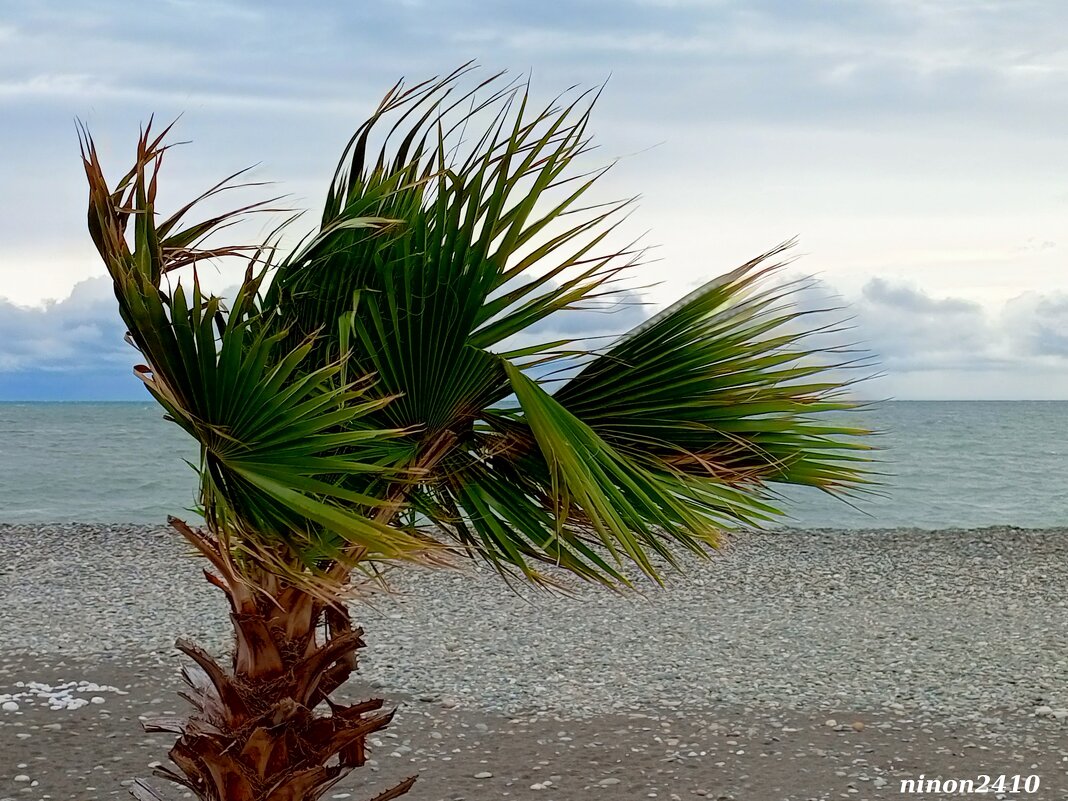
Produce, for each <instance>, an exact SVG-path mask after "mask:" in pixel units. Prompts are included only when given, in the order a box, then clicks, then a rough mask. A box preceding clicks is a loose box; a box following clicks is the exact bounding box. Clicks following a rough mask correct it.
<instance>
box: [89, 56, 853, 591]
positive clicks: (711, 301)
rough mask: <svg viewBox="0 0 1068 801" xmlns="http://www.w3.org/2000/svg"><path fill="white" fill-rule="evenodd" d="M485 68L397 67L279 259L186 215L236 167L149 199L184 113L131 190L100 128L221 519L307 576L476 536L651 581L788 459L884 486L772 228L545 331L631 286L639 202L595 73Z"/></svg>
mask: <svg viewBox="0 0 1068 801" xmlns="http://www.w3.org/2000/svg"><path fill="white" fill-rule="evenodd" d="M466 73H467V70H466V69H464V70H460V71H457V72H456V73H454V74H452V75H450V76H448V77H447V78H445V79H443V80H435V81H431V82H427V83H423V84H419V85H417V86H415V87H412V88H408V89H405V88H403V87H402V86H401V85H398V86H396V87H394V89H393V90H392V91H391V92H390V93H389V94H388V95H387V96H386V98H385V99H384V100H383V102H382V103H381V105H380V107H379V108H378V109H377V110H376V112H375V113H374V115H373V116H372V117H371V118H370V119H369V120H368V121H367V122H366V123H364V124H363V125H362V126H361V127H360V128H359V129H358V130H357V132H356V134H355V135H354V136H353V138H352V140H351V141H350V143H349V145H348V147H347V149H346V152H345V154H344V155H343V157H342V159H341V163H340V165H339V166H338V170H337V173H336V175H335V177H334V179H333V182H332V184H331V186H330V190H329V193H328V195H327V199H326V204H325V210H324V212H323V217H322V222H321V224H320V225H319V228H318V230H317V231H316V232H315V233H314V234H313V235H309V236H308V237H307V238H306V239H305V240H303V241H302V242H300V243H299V244H298V245H297V246H296V247H295V248H294V249H293V250H292V252H290V253H289V254H288V255H285V256H280V255H279V253H278V250H279V248H278V247H277V244H278V239H277V237H272V238H271V239H270V240H269V241H268V242H267V243H266V244H265V245H263V246H262V247H258V248H248V247H244V246H218V245H210V244H207V243H205V239H206V238H207V237H209V236H210V235H212V234H213V233H215V232H216V231H217V230H219V229H220V228H223V227H224V226H226V225H227V224H229V223H231V222H233V221H234V220H235V218H236V217H238V216H240V215H244V214H248V213H251V212H255V211H262V210H265V209H267V207H268V205H269V204H256V205H253V206H249V207H245V208H243V209H239V210H236V211H234V212H230V213H226V214H222V215H218V216H214V217H211V218H210V219H207V220H204V221H202V222H197V223H193V224H189V223H186V221H185V217H186V215H187V214H188V212H189V211H190V210H191V209H192V208H193V207H194V206H195V205H196V203H198V202H199V201H200V200H203V199H205V198H208V197H211V196H213V195H215V194H217V193H218V192H221V191H223V190H225V189H227V188H231V187H233V186H234V185H235V184H234V181H235V180H236V179H237V176H232V177H231V178H230V179H228V180H227V181H224V182H222V183H221V184H219V185H217V186H216V187H214V188H213V189H211V190H210V191H209V192H208V193H206V194H205V195H204V196H202V198H198V199H197V201H194V202H193V203H190V204H188V205H187V206H185V207H183V208H182V209H181V210H179V211H178V212H177V213H176V214H174V215H173V216H171V217H169V218H167V219H164V220H162V221H161V220H160V219H159V218H158V217H157V212H156V208H155V197H156V185H157V173H158V170H159V167H160V164H161V162H162V159H163V155H164V152H165V150H166V145H165V144H164V135H165V134H166V132H164V135H159V136H155V135H153V134H151V133H150V131H149V130H146V131H145V132H144V133H143V136H142V138H141V141H140V145H139V151H138V158H137V162H136V165H135V166H134V168H133V169H132V170H131V171H130V172H129V173H128V174H127V175H126V176H124V177H123V178H122V180H120V181H119V182H118V184H117V185H116V186H115V187H114V188H109V187H108V185H107V183H106V182H105V180H104V177H103V173H102V169H101V165H100V162H99V159H98V156H97V153H96V150H95V148H94V147H93V143H92V141H91V139H90V138H89V137H88V136H87V135H86V136H85V137H84V139H83V154H84V158H85V165H86V170H87V174H88V176H89V179H90V187H91V194H90V228H91V232H92V235H93V238H94V241H95V243H96V246H97V248H98V249H99V251H100V253H101V255H102V257H103V259H104V261H105V263H106V265H107V267H108V269H109V271H110V273H111V275H112V277H113V279H114V283H115V291H116V296H117V298H118V301H119V307H120V311H121V314H122V317H123V319H124V321H125V323H126V324H127V326H128V328H129V332H130V338H131V339H132V342H133V344H134V345H135V346H136V347H137V348H138V349H139V351H140V352H141V354H143V356H144V359H145V362H146V364H145V365H143V366H141V367H139V368H138V373H139V375H140V376H141V378H142V379H143V380H144V382H145V384H146V386H147V387H148V389H149V391H150V392H151V393H152V395H153V396H154V397H155V398H156V399H157V400H158V401H159V403H160V404H161V405H162V406H163V407H164V408H165V409H166V411H167V414H168V416H169V417H170V418H172V419H173V420H174V421H175V422H176V423H177V424H178V425H180V426H182V428H184V429H185V430H186V431H188V432H189V433H190V434H191V435H192V436H193V437H194V438H196V440H197V441H198V442H199V444H200V447H201V461H200V465H199V469H200V470H199V472H200V477H201V489H200V503H201V506H202V512H203V515H204V517H205V520H206V521H207V525H208V528H209V529H210V530H211V531H212V532H214V533H215V535H216V536H218V537H220V538H221V539H223V540H224V541H225V542H226V543H227V547H228V548H230V549H231V550H232V551H233V552H234V553H240V554H241V555H242V558H249V559H253V560H256V561H258V562H261V563H267V564H271V565H273V566H274V569H276V570H278V571H282V572H284V573H285V574H287V575H288V576H289V578H290V579H291V580H296V581H303V582H310V583H314V582H315V581H317V580H319V579H322V578H323V577H327V576H330V575H332V571H334V573H333V574H334V575H336V574H337V571H342V572H344V571H345V570H346V569H347V568H349V567H352V566H355V565H363V566H367V565H370V564H376V563H382V562H389V561H395V560H423V561H427V560H429V561H445V560H447V559H448V558H449V557H450V556H451V555H452V554H454V553H463V554H466V555H470V556H472V557H476V558H479V559H483V560H486V561H488V562H490V563H491V564H493V565H494V566H496V567H497V568H499V569H500V570H502V571H503V572H505V573H508V574H518V575H521V576H524V577H526V578H528V579H531V580H534V581H541V580H543V579H544V575H543V573H542V572H541V571H540V570H539V569H538V566H539V564H553V565H558V566H560V567H562V568H565V569H567V570H569V571H572V572H574V573H576V574H579V575H580V576H583V577H585V578H588V579H593V580H597V581H601V582H605V583H609V584H618V583H620V582H626V581H627V578H626V572H625V566H626V565H627V563H632V564H633V565H637V566H638V567H639V568H640V569H641V571H643V572H644V573H646V574H648V575H650V576H653V577H656V575H657V568H656V564H657V563H658V562H659V561H660V560H667V562H668V563H673V562H674V559H675V554H676V553H677V552H678V551H679V547H680V546H681V548H682V549H685V550H689V551H693V552H695V553H703V552H704V551H705V549H706V547H707V546H709V545H712V544H714V543H715V537H716V533H717V532H718V531H719V530H720V529H722V528H723V527H726V526H731V525H735V524H739V523H741V524H749V523H757V522H760V521H763V520H767V519H770V518H771V517H772V516H774V515H775V514H776V513H777V512H776V509H775V508H774V506H773V504H772V502H771V500H772V498H773V494H772V493H771V492H770V491H769V489H770V485H773V484H775V483H777V482H781V483H788V484H802V485H810V486H813V487H818V488H821V489H824V490H830V491H841V490H848V489H849V488H850V487H858V486H861V485H862V484H864V483H865V482H866V480H867V479H866V478H865V471H864V464H865V462H866V458H865V455H864V454H863V453H862V451H863V450H864V448H865V447H866V446H864V445H862V444H861V443H860V441H859V440H857V439H856V437H857V435H859V434H862V433H863V432H861V431H860V430H858V429H856V428H854V427H851V426H848V425H843V424H842V423H841V419H840V416H838V415H835V414H831V415H830V416H829V418H828V415H827V413H835V412H840V411H843V410H847V409H850V408H852V407H853V404H852V403H851V402H850V401H848V400H847V399H846V398H845V395H844V393H843V390H844V388H845V386H844V382H843V380H842V379H841V378H840V377H838V375H839V374H832V373H830V372H828V370H827V367H828V363H827V359H825V358H821V357H822V356H825V355H826V354H827V353H832V354H835V353H840V354H841V355H839V356H837V357H836V359H835V360H836V362H837V363H838V364H843V363H848V362H850V360H851V359H852V357H851V356H850V355H849V354H848V351H837V352H836V351H834V350H833V349H832V350H830V351H828V350H827V349H824V348H821V347H819V346H818V345H817V344H814V343H815V340H814V339H813V337H812V334H813V332H812V331H811V330H809V329H808V328H806V326H805V325H803V324H799V322H803V318H804V315H803V314H802V313H801V312H799V311H798V310H796V309H795V308H793V307H792V305H791V303H790V294H791V292H792V289H793V288H792V287H791V286H790V285H783V284H781V283H777V282H773V281H769V277H771V276H772V275H773V274H774V273H775V271H776V269H777V268H778V267H779V266H780V264H781V261H779V260H777V257H778V256H779V255H780V254H781V251H782V248H781V247H780V248H776V249H774V250H772V251H771V252H769V253H766V254H764V255H763V256H760V257H759V258H756V259H754V260H753V261H751V262H749V263H748V264H745V265H743V266H742V267H740V268H738V269H736V270H734V271H733V272H730V273H728V274H726V275H723V276H720V277H718V278H716V279H714V280H713V281H711V282H710V283H708V284H706V285H704V286H702V287H701V288H700V289H698V290H696V291H694V292H692V293H691V294H690V295H688V296H687V297H685V298H684V299H682V300H681V301H679V302H678V303H676V304H675V305H673V306H671V307H670V308H668V309H666V310H665V311H663V312H661V313H660V314H657V315H656V316H654V317H653V318H652V319H650V320H648V321H646V322H645V323H643V324H641V325H639V326H638V327H637V328H635V329H634V330H632V331H630V332H628V333H625V334H622V335H621V336H619V337H618V338H615V339H614V340H612V341H611V342H610V343H609V344H607V345H604V346H601V347H592V346H590V344H589V343H588V342H585V343H584V342H579V341H568V340H556V341H551V342H544V341H538V340H537V337H536V335H533V334H530V333H528V332H530V331H531V329H532V328H533V327H534V326H536V325H537V324H538V323H540V322H542V321H543V320H545V319H546V318H547V317H549V316H550V315H555V314H567V313H568V310H571V309H575V308H582V307H583V306H584V305H587V304H589V303H590V302H591V301H592V302H597V301H598V299H604V298H610V297H611V296H612V294H613V293H614V292H616V291H618V289H617V287H618V283H617V282H618V281H619V279H620V278H621V276H622V275H623V274H624V273H625V271H626V270H627V269H628V268H633V267H634V266H635V265H636V264H637V263H638V261H639V259H640V257H641V251H640V250H638V249H636V248H634V247H630V248H624V249H622V250H621V249H618V248H612V247H609V242H610V241H611V236H610V235H611V234H612V233H613V231H614V229H615V227H616V226H617V224H618V222H619V221H620V220H621V219H622V216H623V214H624V213H625V211H626V210H627V208H628V207H629V205H630V202H629V201H622V202H617V203H608V204H590V203H588V202H587V201H586V197H587V193H588V190H589V189H590V188H591V186H593V185H594V183H595V181H596V180H597V178H598V177H599V176H600V175H601V174H602V172H603V170H602V171H595V172H592V173H581V172H579V171H578V170H577V169H576V164H577V162H576V160H577V159H578V158H579V157H580V156H581V155H582V154H584V153H585V152H586V151H587V150H588V149H589V143H590V140H589V137H588V135H587V133H586V126H587V121H588V119H589V113H590V108H591V107H592V102H593V100H594V98H595V96H594V95H590V94H582V95H579V96H577V97H575V98H572V99H570V100H558V101H557V102H554V103H553V104H551V105H550V106H549V107H547V108H544V109H542V110H534V111H532V110H531V106H530V103H529V97H528V95H527V93H526V90H525V89H524V87H521V86H517V85H515V84H513V83H507V82H505V81H504V80H502V79H501V78H500V77H499V76H497V77H494V78H491V79H490V80H487V81H484V82H482V83H479V84H478V86H476V87H475V88H474V89H473V90H472V91H470V92H462V91H460V90H459V88H458V87H459V86H460V85H461V78H463V77H464V76H465V75H466ZM385 125H388V126H390V127H389V129H388V135H387V136H385V137H384V138H383V141H382V142H381V143H380V144H378V145H377V146H376V147H372V138H373V137H374V136H375V135H376V134H377V133H378V131H379V130H380V129H381V128H382V126H385ZM476 127H480V130H481V131H482V132H481V133H479V134H478V135H473V134H471V132H470V131H471V129H473V128H476ZM131 220H132V221H133V228H134V232H133V237H132V243H130V242H128V239H127V233H126V229H127V225H128V223H129V222H130V221H131ZM221 256H240V257H241V258H244V259H246V260H247V269H246V273H245V278H244V281H243V283H242V284H241V286H240V289H239V290H238V292H237V295H236V297H235V298H234V299H233V301H232V303H230V304H229V306H227V304H225V303H224V302H223V301H222V300H220V299H219V298H217V297H208V296H206V295H205V294H204V293H203V292H202V290H201V287H200V283H199V280H198V278H197V275H196V271H195V270H196V264H197V262H198V261H202V260H206V259H211V258H216V257H221ZM189 265H193V274H192V276H191V278H190V277H187V278H186V279H185V281H184V282H182V281H178V282H176V283H175V285H174V287H173V289H168V286H169V285H170V284H171V280H170V276H168V274H169V273H172V271H174V270H176V269H178V268H182V267H188V266H189ZM608 319H610V318H608ZM554 371H555V372H554ZM561 375H562V376H563V377H559V376H561ZM550 389H552V390H554V391H550ZM655 557H660V559H659V560H658V559H657V558H655Z"/></svg>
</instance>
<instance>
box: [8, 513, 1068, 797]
mask: <svg viewBox="0 0 1068 801" xmlns="http://www.w3.org/2000/svg"><path fill="white" fill-rule="evenodd" d="M0 551H2V553H3V554H4V558H3V560H2V561H0V801H7V799H20V801H21V799H45V798H51V799H85V800H86V801H88V800H89V799H100V798H110V797H116V796H120V797H121V796H122V795H124V794H125V790H124V788H123V787H122V784H121V783H122V782H123V781H127V780H129V779H130V778H131V777H134V776H144V775H147V774H148V773H149V772H150V767H149V766H150V764H151V763H153V762H154V761H157V760H165V759H166V756H165V752H166V748H167V744H168V743H167V740H166V738H165V737H164V736H162V735H146V734H144V733H143V732H142V731H141V730H140V728H139V727H138V726H137V718H138V716H140V715H146V714H150V713H151V714H155V713H157V712H159V711H168V710H173V711H175V712H180V711H181V707H180V706H179V703H180V702H179V701H177V700H176V699H175V698H174V695H173V692H174V690H175V688H176V686H177V678H176V676H177V666H178V661H177V659H176V658H175V657H174V656H172V649H171V644H172V642H173V638H174V636H175V635H176V634H184V635H190V636H192V637H194V638H196V639H199V640H200V641H201V642H203V643H205V644H206V645H208V646H209V647H211V648H214V649H220V648H223V647H225V634H226V627H225V625H224V622H223V616H222V612H223V607H222V604H221V599H220V598H219V597H218V596H216V595H215V594H214V591H212V590H211V589H210V588H208V587H206V586H202V584H203V582H202V580H200V579H199V578H198V576H197V572H198V570H199V567H200V565H199V564H198V563H197V562H196V561H195V560H193V559H190V558H186V557H185V556H184V555H183V554H182V552H181V550H180V548H179V546H178V543H177V541H176V540H175V539H174V538H173V537H172V536H170V535H169V534H168V533H167V532H164V531H159V530H147V529H139V528H134V527H127V526H114V527H90V526H66V525H65V526H8V527H3V526H0ZM1066 552H1068V532H1064V531H1021V530H1015V529H984V530H980V531H961V532H949V531H947V532H935V533H930V532H918V531H910V530H900V531H872V532H852V533H846V532H834V531H818V532H790V533H781V534H765V535H752V536H749V537H746V538H742V539H740V540H739V541H737V542H736V543H735V544H734V545H733V546H732V547H730V548H729V549H727V550H726V551H725V552H724V553H723V554H722V555H720V556H718V557H717V558H716V559H715V560H713V561H712V562H711V563H709V564H706V565H701V566H699V567H695V568H694V569H693V571H692V573H691V574H690V575H688V576H685V577H681V578H678V579H675V580H673V581H672V582H671V584H670V586H669V587H668V588H667V589H666V590H656V591H649V592H648V593H647V595H646V596H645V597H644V598H633V597H632V598H620V597H617V596H614V595H611V594H609V593H606V592H602V591H597V590H592V589H586V590H583V591H582V593H581V595H580V596H579V597H575V598H562V597H546V596H543V595H540V594H537V593H535V594H527V595H524V596H519V595H515V594H510V593H508V592H502V591H501V589H500V586H499V584H498V583H497V582H496V580H495V579H494V578H493V577H492V576H490V575H488V574H486V573H474V574H472V573H467V574H459V573H437V574H432V575H431V574H413V575H409V576H406V577H404V578H403V579H401V581H400V584H399V589H400V590H401V592H400V594H398V595H396V596H392V597H385V598H381V599H379V600H378V601H377V602H376V605H375V608H374V609H373V610H363V611H362V612H361V616H362V618H363V620H364V625H365V628H366V629H367V632H368V636H367V639H368V642H369V647H368V648H367V649H366V652H365V664H364V670H363V674H362V675H363V676H364V678H365V680H367V681H368V682H370V686H363V687H357V688H354V692H356V693H357V694H363V695H365V694H368V693H379V694H385V695H386V696H387V697H388V698H390V699H391V700H393V701H395V702H397V703H399V704H400V711H399V713H398V717H397V720H396V722H395V724H394V726H393V727H392V728H391V730H390V731H389V733H388V736H387V737H384V738H382V740H381V744H380V745H379V746H378V747H377V748H376V750H375V754H374V756H375V760H376V762H375V764H374V765H373V766H372V769H371V770H367V771H361V772H359V773H358V774H354V776H353V779H355V781H350V783H349V785H351V787H350V786H349V785H344V786H342V787H339V788H338V789H337V790H336V791H335V792H334V795H335V797H336V798H338V799H344V798H351V799H352V800H353V801H362V799H366V798H370V797H372V796H373V795H374V789H373V788H374V787H376V786H379V785H381V786H384V784H382V783H384V782H387V781H388V780H389V779H390V778H399V777H401V776H403V775H407V774H409V773H413V772H418V773H420V774H421V777H422V778H421V781H420V783H419V784H418V785H417V789H416V790H415V791H413V793H412V794H411V796H410V797H411V798H412V799H413V801H420V799H422V801H433V800H436V799H443V800H444V799H449V800H450V801H453V800H456V799H467V800H468V801H476V800H480V799H505V798H509V799H512V798H514V799H526V798H531V799H543V800H544V801H570V800H571V799H575V800H576V801H578V800H579V799H587V798H602V799H605V801H616V800H617V799H641V798H662V799H673V798H678V799H689V798H694V797H709V798H725V799H739V800H741V799H753V800H754V801H765V800H767V801H779V800H780V799H797V800H798V801H800V800H801V799H833V798H861V799H868V798H871V799H880V798H899V797H902V796H901V795H900V780H901V779H908V778H916V777H918V776H919V775H920V774H924V775H925V776H926V777H932V776H941V777H943V778H950V777H953V778H974V777H975V776H977V775H978V774H992V775H994V776H995V777H996V776H997V775H1000V774H1006V775H1008V776H1010V777H1011V776H1013V775H1015V774H1022V775H1023V776H1027V775H1029V774H1037V775H1039V776H1040V777H1041V781H1042V785H1041V788H1040V789H1039V791H1038V792H1037V793H1034V794H1032V795H1030V796H1028V795H1026V794H1024V793H1019V794H1017V795H1012V794H1005V796H1004V797H1007V798H1013V797H1030V798H1040V799H1062V798H1066V797H1068V648H1066V646H1068V637H1066V635H1068V617H1066V614H1065V612H1066V609H1065V605H1066V603H1068V592H1066V590H1068V558H1066V556H1068V553H1066ZM118 588H121V593H120V592H119V589H118ZM71 682H73V684H71ZM78 682H81V684H78ZM69 699H82V700H81V701H71V700H69ZM16 707H17V708H16ZM346 794H348V795H346ZM175 797H180V795H178V794H176V796H175ZM917 797H936V796H917ZM974 797H976V798H983V797H985V798H995V797H998V794H996V793H990V794H987V795H978V794H977V795H975V796H974Z"/></svg>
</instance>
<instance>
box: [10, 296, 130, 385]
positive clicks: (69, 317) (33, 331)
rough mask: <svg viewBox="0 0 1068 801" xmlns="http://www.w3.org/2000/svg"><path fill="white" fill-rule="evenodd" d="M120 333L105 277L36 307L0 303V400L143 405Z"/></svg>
mask: <svg viewBox="0 0 1068 801" xmlns="http://www.w3.org/2000/svg"><path fill="white" fill-rule="evenodd" d="M125 332H126V327H125V326H124V325H123V324H122V321H121V319H120V318H119V314H118V309H117V306H116V302H115V298H114V295H113V294H112V290H111V281H110V279H108V278H93V279H89V280H86V281H82V282H80V283H79V284H77V285H76V286H75V287H74V289H73V291H72V292H71V294H70V296H69V297H67V298H66V299H64V300H60V301H54V302H50V303H47V304H45V305H44V306H41V307H36V308H33V307H24V306H17V305H15V304H13V303H9V302H7V301H2V300H0V400H67V399H80V400H89V399H101V400H110V399H115V400H119V399H128V398H131V397H133V398H136V399H138V400H143V399H144V398H145V393H144V389H143V388H142V387H141V382H140V381H138V380H137V379H136V378H135V377H134V376H133V372H132V370H131V368H132V366H133V364H134V363H135V361H136V360H137V359H136V357H137V354H136V351H134V350H133V348H131V347H130V346H129V345H128V344H127V343H126V342H125V341H124V339H123V337H124V335H125Z"/></svg>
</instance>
